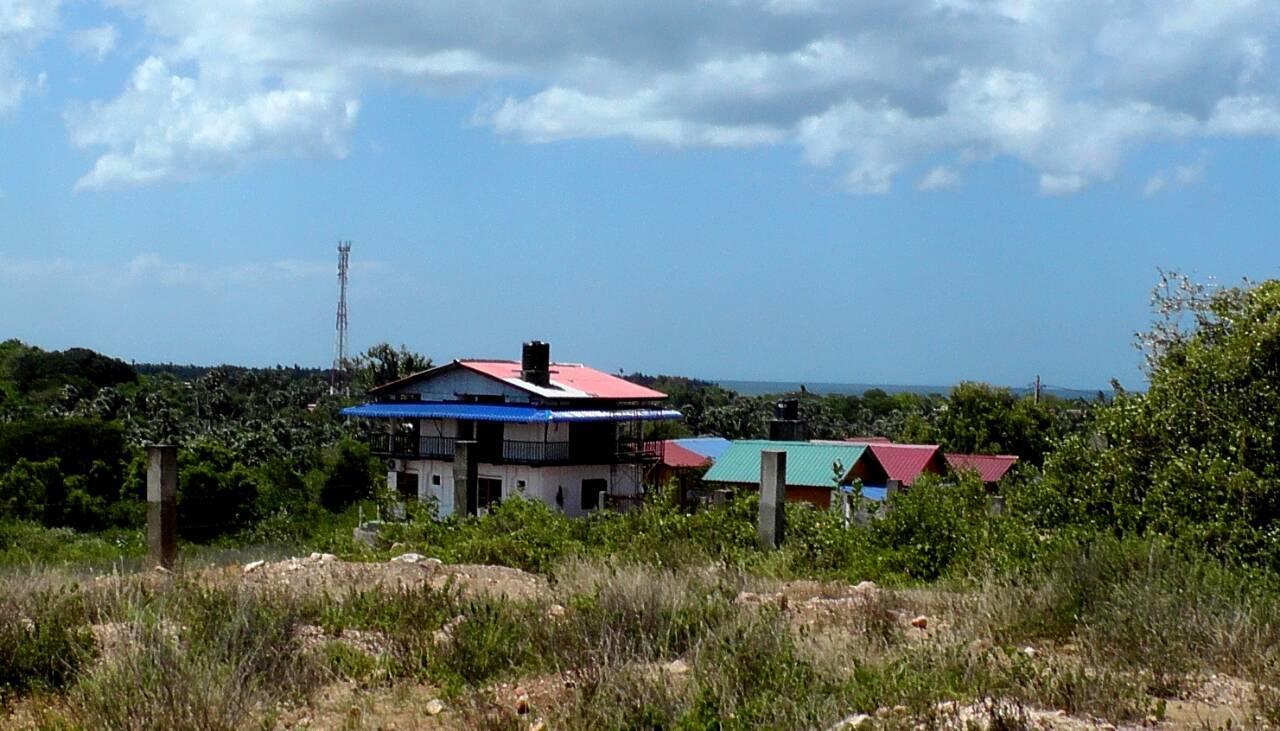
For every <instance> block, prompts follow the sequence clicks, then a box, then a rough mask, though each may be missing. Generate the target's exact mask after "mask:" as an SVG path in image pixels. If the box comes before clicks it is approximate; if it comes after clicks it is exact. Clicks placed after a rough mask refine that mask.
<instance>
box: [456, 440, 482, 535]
mask: <svg viewBox="0 0 1280 731" xmlns="http://www.w3.org/2000/svg"><path fill="white" fill-rule="evenodd" d="M476 446H477V445H476V443H475V442H474V441H467V440H462V439H459V440H458V441H457V442H455V443H454V447H453V514H454V515H460V516H465V515H475V514H476V510H477V508H478V506H477V505H476V500H477V498H478V497H479V495H478V492H479V479H480V475H479V472H480V454H479V450H477V449H476Z"/></svg>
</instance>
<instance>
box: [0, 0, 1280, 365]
mask: <svg viewBox="0 0 1280 731" xmlns="http://www.w3.org/2000/svg"><path fill="white" fill-rule="evenodd" d="M1278 41H1280V3H1276V2H1275V1H1274V0H1161V1H1158V2H1157V1H1151V2H1142V1H1138V0H864V1H863V2H832V1H830V0H701V1H697V2H691V1H690V0H681V1H679V2H677V1H674V0H609V1H608V2H589V1H587V0H564V1H563V2H554V3H550V2H544V3H536V2H535V3H530V2H517V1H516V0H488V1H487V2H484V3H455V2H428V1H422V2H402V1H399V0H396V1H391V2H389V1H387V0H329V1H327V2H322V3H317V2H313V1H310V0H307V1H304V0H272V2H257V1H255V0H224V1H219V0H209V1H207V2H178V1H176V0H107V1H105V2H99V1H98V0H66V1H60V0H0V337H17V338H20V339H22V340H24V341H26V342H28V343H31V344H35V345H39V346H41V347H44V348H65V347H70V346H85V347H91V348H95V349H98V350H101V351H103V352H106V353H109V354H112V355H115V356H118V357H122V358H125V359H126V360H136V361H139V362H143V361H176V362H196V363H205V364H211V363H221V362H232V363H241V364H247V365H270V364H276V363H283V364H293V363H299V364H303V365H314V366H321V365H325V364H327V363H329V362H331V360H332V358H333V350H334V310H335V303H336V295H337V284H336V277H335V267H336V252H335V250H334V249H335V245H336V244H337V242H338V240H340V239H342V240H350V241H352V244H353V246H352V254H351V261H352V271H351V291H350V323H351V324H350V333H351V335H350V338H351V343H352V349H353V350H356V351H358V350H362V349H364V348H366V347H368V346H369V345H371V344H373V343H376V342H380V341H390V342H392V343H394V344H397V345H399V344H404V345H406V346H408V347H410V348H411V349H413V350H416V351H419V352H422V353H424V354H427V355H429V356H431V357H433V358H434V359H436V360H437V361H447V360H450V359H453V358H458V357H497V358H517V357H519V346H520V343H521V342H522V341H524V340H529V339H534V338H537V339H543V340H547V341H549V342H551V344H552V356H553V358H554V359H557V360H561V361H576V362H586V363H589V364H591V365H595V366H597V367H599V368H602V369H605V370H609V371H617V370H619V369H622V370H625V371H627V372H630V371H635V370H639V371H644V372H648V373H676V374H683V375H691V376H698V377H704V378H712V379H718V378H723V379H741V380H788V381H806V380H807V381H813V382H818V381H826V382H858V383H893V384H930V385H945V384H951V383H955V382H957V381H960V380H966V379H968V380H982V381H988V382H992V383H997V384H1003V385H1012V386H1022V385H1025V384H1027V383H1029V382H1030V381H1032V380H1033V379H1034V377H1035V376H1036V375H1040V376H1041V377H1042V378H1043V379H1044V381H1045V382H1046V383H1050V384H1054V385H1059V386H1066V387H1080V388H1098V387H1104V386H1106V385H1107V383H1108V381H1109V379H1111V378H1113V377H1114V378H1118V379H1119V380H1120V381H1121V382H1122V383H1124V384H1126V385H1128V386H1130V387H1134V386H1140V385H1141V382H1142V375H1141V372H1140V370H1139V364H1140V361H1141V358H1140V354H1139V353H1138V352H1137V351H1136V350H1135V349H1134V347H1133V345H1132V343H1133V334H1134V332H1136V331H1138V330H1141V329H1143V328H1144V327H1145V325H1146V323H1147V322H1148V321H1149V308H1148V301H1149V293H1150V289H1151V287H1152V286H1153V285H1154V284H1155V282H1156V278H1157V270H1158V268H1165V269H1174V270H1179V271H1183V272H1186V273H1188V274H1190V275H1192V276H1193V277H1195V278H1197V279H1200V280H1209V279H1215V280H1217V281H1219V282H1223V283H1228V284H1230V283H1234V282H1236V281H1238V280H1240V279H1241V278H1242V277H1249V278H1250V279H1254V280H1260V279H1266V278H1271V277H1275V276H1276V275H1277V264H1278V262H1280V257H1277V248H1276V245H1275V235H1274V231H1275V228H1276V223H1277V221H1278V216H1280V214H1278V213H1277V205H1276V198H1275V193H1274V191H1276V190H1277V189H1278V188H1280V185H1278V184H1280V144H1278V143H1280V83H1278V82H1280V74H1278V72H1280V65H1278V64H1277V60H1276V59H1277V54H1278V53H1280V47H1277V42H1278Z"/></svg>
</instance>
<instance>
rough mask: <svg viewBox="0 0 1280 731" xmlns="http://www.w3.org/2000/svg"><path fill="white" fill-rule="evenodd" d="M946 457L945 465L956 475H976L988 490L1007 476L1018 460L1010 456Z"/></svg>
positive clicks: (968, 455)
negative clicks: (969, 473)
mask: <svg viewBox="0 0 1280 731" xmlns="http://www.w3.org/2000/svg"><path fill="white" fill-rule="evenodd" d="M945 456H946V460H947V465H948V466H950V467H951V470H952V471H953V472H956V473H964V472H973V473H976V474H977V475H978V477H979V478H980V479H981V480H982V482H983V484H985V485H986V486H987V487H988V488H991V487H994V486H995V485H996V483H998V482H1000V480H1002V479H1004V476H1005V475H1007V474H1009V470H1011V469H1013V466H1014V465H1015V464H1017V462H1018V458H1017V456H1015V455H1012V454H950V453H948V454H947V455H945Z"/></svg>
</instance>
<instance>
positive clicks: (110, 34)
mask: <svg viewBox="0 0 1280 731" xmlns="http://www.w3.org/2000/svg"><path fill="white" fill-rule="evenodd" d="M119 41H120V32H119V31H117V30H116V27H115V26H114V25H111V24H110V23H107V24H106V25H100V26H97V27H96V28H82V29H80V30H78V31H75V32H74V33H72V34H71V47H72V48H74V49H75V50H76V52H77V53H80V54H82V55H85V56H93V57H94V58H96V59H97V60H99V61H101V60H102V59H104V58H106V57H107V55H108V54H110V53H111V52H112V51H114V50H115V48H116V43H118V42H119Z"/></svg>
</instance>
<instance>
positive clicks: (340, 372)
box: [329, 241, 351, 394]
mask: <svg viewBox="0 0 1280 731" xmlns="http://www.w3.org/2000/svg"><path fill="white" fill-rule="evenodd" d="M350 258H351V242H350V241H339V242H338V320H337V327H336V329H337V331H338V332H337V343H336V347H335V348H334V354H333V372H332V374H331V376H330V381H329V392H330V393H337V392H338V390H339V389H341V390H342V392H343V393H344V394H345V393H346V392H347V383H346V371H347V271H348V266H349V261H350Z"/></svg>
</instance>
